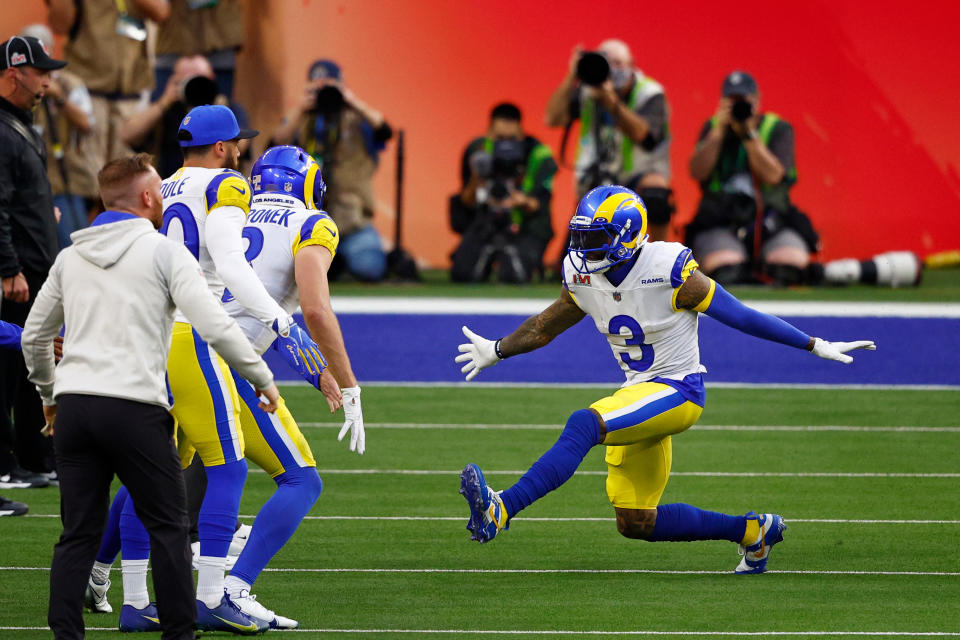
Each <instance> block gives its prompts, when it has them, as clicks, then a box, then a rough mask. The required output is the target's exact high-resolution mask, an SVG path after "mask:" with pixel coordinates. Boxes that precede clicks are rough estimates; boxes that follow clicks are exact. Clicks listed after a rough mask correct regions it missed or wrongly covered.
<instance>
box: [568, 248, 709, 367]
mask: <svg viewBox="0 0 960 640" xmlns="http://www.w3.org/2000/svg"><path fill="white" fill-rule="evenodd" d="M697 266H698V265H697V263H696V261H695V260H694V259H693V256H692V255H691V252H690V249H688V248H686V247H685V246H683V245H682V244H679V243H677V242H648V243H646V244H644V245H643V247H642V249H641V251H640V255H639V256H638V257H637V258H636V262H635V263H634V264H633V266H632V268H631V269H630V271H629V272H628V273H627V275H626V277H625V278H624V280H623V282H621V283H620V285H619V286H614V285H613V284H612V283H611V282H610V281H609V280H607V278H606V276H605V275H604V274H603V273H590V274H581V273H578V272H577V271H576V270H575V269H574V267H573V263H572V262H571V260H570V257H569V256H567V258H566V259H565V260H564V262H563V278H564V286H565V287H566V288H567V290H568V291H569V292H570V295H571V296H573V299H574V300H575V301H576V303H577V305H578V306H579V307H580V308H581V309H582V310H583V311H584V312H585V313H586V314H588V315H589V316H590V317H591V318H592V319H593V321H594V323H595V324H596V327H597V330H598V331H600V333H602V334H604V335H605V336H606V338H607V342H609V344H610V349H611V350H612V351H613V355H614V357H615V358H616V359H617V362H618V363H619V365H620V368H621V369H623V373H624V375H625V376H626V378H627V381H626V383H625V384H624V385H623V386H628V385H633V384H637V383H639V382H645V381H647V380H651V379H653V378H657V377H663V378H670V379H674V380H682V379H683V378H684V377H685V376H687V375H689V374H691V373H699V372H703V371H706V369H705V368H704V367H703V366H702V365H701V364H700V347H699V344H698V341H697V323H698V314H697V312H695V311H687V310H682V309H681V310H678V309H677V307H676V295H677V290H678V289H679V287H680V286H681V285H682V284H683V283H684V282H685V281H686V279H687V278H688V277H689V276H690V274H691V273H692V272H693V271H694V270H695V269H696V268H697Z"/></svg>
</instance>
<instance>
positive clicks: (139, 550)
mask: <svg viewBox="0 0 960 640" xmlns="http://www.w3.org/2000/svg"><path fill="white" fill-rule="evenodd" d="M120 542H121V549H122V552H123V559H124V560H146V559H147V558H149V557H150V534H148V533H147V530H146V529H145V528H144V526H143V523H142V522H140V518H138V517H137V512H136V511H135V509H134V506H133V499H131V498H129V497H128V498H127V500H126V501H125V502H124V504H123V510H122V512H121V513H120Z"/></svg>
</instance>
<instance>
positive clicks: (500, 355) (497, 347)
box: [493, 338, 506, 360]
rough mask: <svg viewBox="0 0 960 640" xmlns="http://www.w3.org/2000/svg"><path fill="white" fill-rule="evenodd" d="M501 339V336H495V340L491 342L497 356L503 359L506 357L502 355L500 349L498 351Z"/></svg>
mask: <svg viewBox="0 0 960 640" xmlns="http://www.w3.org/2000/svg"><path fill="white" fill-rule="evenodd" d="M501 340H503V338H497V341H496V342H494V343H493V352H494V353H495V354H497V358H499V359H500V360H503V359H504V358H506V356H505V355H503V352H502V351H500V341H501Z"/></svg>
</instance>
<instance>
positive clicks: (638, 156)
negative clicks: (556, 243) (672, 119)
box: [546, 40, 673, 240]
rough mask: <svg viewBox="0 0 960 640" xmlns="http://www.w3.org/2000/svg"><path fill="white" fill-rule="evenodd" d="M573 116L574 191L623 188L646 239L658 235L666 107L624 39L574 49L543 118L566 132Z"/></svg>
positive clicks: (665, 196)
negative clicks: (632, 197)
mask: <svg viewBox="0 0 960 640" xmlns="http://www.w3.org/2000/svg"><path fill="white" fill-rule="evenodd" d="M578 118H579V119H580V139H579V145H578V149H577V159H576V165H575V167H574V172H575V174H576V179H577V195H578V197H582V196H583V195H584V194H585V193H586V192H587V191H589V190H590V189H592V188H594V187H597V186H600V185H603V184H620V185H624V186H626V187H629V188H630V189H633V190H634V191H636V192H637V193H639V194H640V196H641V197H642V198H643V201H644V203H645V204H646V206H647V215H648V217H649V224H650V228H649V233H650V239H651V240H663V239H665V237H666V233H667V229H668V226H669V223H670V215H671V213H672V212H673V197H672V195H673V192H672V191H671V189H670V157H669V154H670V131H669V126H668V121H669V108H668V106H667V99H666V96H665V95H664V92H663V87H662V86H661V85H660V83H658V82H656V81H655V80H653V79H652V78H649V77H647V76H645V75H643V72H641V71H640V70H639V69H637V68H636V67H635V66H634V64H633V56H632V55H631V53H630V48H629V47H628V46H627V45H626V44H625V43H624V42H622V41H620V40H606V41H604V42H603V43H601V44H600V46H599V48H598V50H597V51H586V52H585V51H583V50H582V49H581V48H580V47H579V46H577V47H575V48H574V50H573V54H572V55H571V57H570V66H569V69H568V71H567V75H566V77H565V78H564V79H563V81H562V82H561V83H560V86H559V87H557V89H556V90H555V91H554V92H553V95H552V96H550V100H549V102H548V103H547V112H546V123H547V125H548V126H551V127H566V128H567V129H568V130H569V128H570V126H571V124H572V122H573V121H574V120H576V119H578ZM565 142H566V133H565V134H564V143H565ZM561 155H562V154H561Z"/></svg>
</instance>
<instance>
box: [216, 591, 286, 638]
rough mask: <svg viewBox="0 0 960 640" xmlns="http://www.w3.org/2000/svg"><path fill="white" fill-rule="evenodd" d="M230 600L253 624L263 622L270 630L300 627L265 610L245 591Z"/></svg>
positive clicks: (253, 596) (255, 597) (254, 597)
mask: <svg viewBox="0 0 960 640" xmlns="http://www.w3.org/2000/svg"><path fill="white" fill-rule="evenodd" d="M230 599H231V600H233V603H234V604H235V605H237V606H238V607H239V608H240V611H241V612H243V613H244V615H246V616H247V617H248V618H250V619H251V620H253V621H254V622H263V623H264V624H266V625H269V627H270V628H271V629H296V628H297V627H299V626H300V623H299V622H297V621H296V620H291V619H290V618H284V617H283V616H278V615H277V614H276V613H274V612H273V611H271V610H270V609H267V608H266V607H265V606H263V605H262V604H260V603H259V602H257V596H255V595H253V594H252V593H250V592H249V591H247V590H246V589H242V590H241V591H240V595H237V596H231V597H230Z"/></svg>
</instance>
